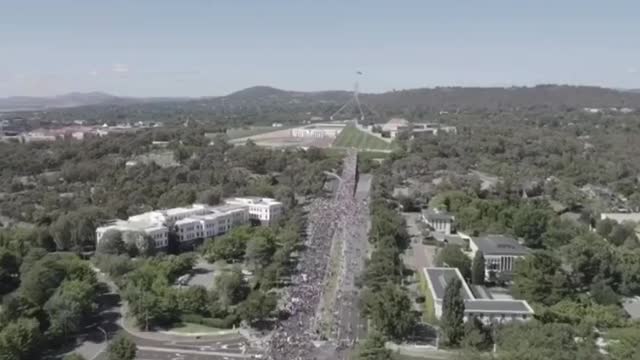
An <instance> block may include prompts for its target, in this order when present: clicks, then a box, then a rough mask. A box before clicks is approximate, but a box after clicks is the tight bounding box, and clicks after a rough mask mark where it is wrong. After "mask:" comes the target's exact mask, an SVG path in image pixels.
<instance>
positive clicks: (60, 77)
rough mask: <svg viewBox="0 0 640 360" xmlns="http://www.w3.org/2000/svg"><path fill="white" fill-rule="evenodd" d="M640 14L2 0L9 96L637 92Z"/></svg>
mask: <svg viewBox="0 0 640 360" xmlns="http://www.w3.org/2000/svg"><path fill="white" fill-rule="evenodd" d="M639 13H640V2H639V1H637V0H629V1H616V0H608V1H602V0H599V1H595V0H594V1H592V0H553V1H551V0H550V1H545V0H531V1H528V0H508V1H507V0H504V1H492V0H485V1H478V0H469V1H454V0H442V1H428V0H415V1H409V0H407V1H403V0H394V1H391V0H388V1H380V0H362V1H356V0H317V1H311V0H289V1H284V0H259V1H258V0H255V1H248V0H247V1H245V0H233V1H231V0H229V1H222V0H75V1H74V0H40V1H36V0H0V96H8V95H52V94H61V93H66V92H71V91H106V92H109V93H113V94H117V95H133V96H159V95H167V96H211V95H222V94H226V93H228V92H231V91H234V90H238V89H241V88H244V87H248V86H252V85H272V86H275V87H280V88H284V89H291V90H321V89H348V88H350V87H351V86H352V85H351V84H352V83H353V81H354V73H355V71H356V70H361V71H362V72H363V73H364V76H363V77H362V78H361V88H362V91H366V92H380V91H385V90H391V89H402V88H412V87H421V86H429V87H432V86H445V85H461V86H465V85H474V86H476V85H477V86H495V85H499V86H505V85H513V84H515V85H532V84H537V83H570V84H591V85H601V86H610V87H624V88H640V46H639V44H640V18H639V16H640V15H638V14H639Z"/></svg>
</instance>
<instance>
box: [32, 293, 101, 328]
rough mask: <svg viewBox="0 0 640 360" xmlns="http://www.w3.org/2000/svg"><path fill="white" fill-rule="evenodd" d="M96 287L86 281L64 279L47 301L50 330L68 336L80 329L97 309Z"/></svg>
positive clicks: (45, 308) (46, 308)
mask: <svg viewBox="0 0 640 360" xmlns="http://www.w3.org/2000/svg"><path fill="white" fill-rule="evenodd" d="M94 301H95V291H94V287H93V286H92V285H91V284H89V283H87V282H84V281H78V280H72V281H64V282H63V283H62V285H60V287H59V288H58V289H57V290H56V292H55V293H54V294H53V296H52V297H51V298H50V299H49V300H48V301H47V302H46V303H45V305H44V310H45V311H46V312H47V315H48V317H49V322H50V326H49V329H48V332H49V334H50V335H52V336H60V337H66V336H68V335H71V334H74V333H76V332H77V331H79V330H80V329H81V327H82V325H83V324H84V323H85V322H86V320H87V319H88V317H89V316H90V315H91V313H92V312H93V311H94V309H95V304H94Z"/></svg>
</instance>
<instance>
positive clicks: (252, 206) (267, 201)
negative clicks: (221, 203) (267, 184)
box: [225, 196, 284, 224]
mask: <svg viewBox="0 0 640 360" xmlns="http://www.w3.org/2000/svg"><path fill="white" fill-rule="evenodd" d="M225 202H226V203H227V204H228V205H239V206H248V207H249V218H250V219H251V220H253V221H255V222H260V223H261V224H272V223H273V222H275V221H277V220H278V219H279V218H280V216H281V215H282V213H283V211H284V206H283V205H282V203H281V202H279V201H276V200H274V199H271V198H261V197H255V196H249V197H235V198H231V199H227V200H225Z"/></svg>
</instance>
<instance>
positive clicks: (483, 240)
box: [469, 235, 531, 281]
mask: <svg viewBox="0 0 640 360" xmlns="http://www.w3.org/2000/svg"><path fill="white" fill-rule="evenodd" d="M469 248H470V249H471V253H470V256H471V258H473V257H475V256H476V253H477V252H478V251H479V252H481V253H482V255H483V256H484V264H485V279H486V280H489V281H494V280H503V281H508V280H510V279H511V278H512V276H513V270H514V269H515V264H516V261H517V260H518V259H521V258H522V257H524V256H526V255H528V254H529V253H530V252H531V251H530V250H529V248H527V247H525V246H523V245H521V244H520V243H519V242H518V241H517V240H516V239H514V238H512V237H509V236H505V235H485V236H476V237H470V238H469Z"/></svg>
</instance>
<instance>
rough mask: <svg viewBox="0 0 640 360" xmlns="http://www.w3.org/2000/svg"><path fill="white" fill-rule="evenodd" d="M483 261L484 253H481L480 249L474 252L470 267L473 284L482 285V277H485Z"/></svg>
mask: <svg viewBox="0 0 640 360" xmlns="http://www.w3.org/2000/svg"><path fill="white" fill-rule="evenodd" d="M484 270H485V263H484V255H482V251H478V252H476V255H475V256H474V257H473V264H472V267H471V282H472V283H473V284H474V285H484V277H485V272H484Z"/></svg>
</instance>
